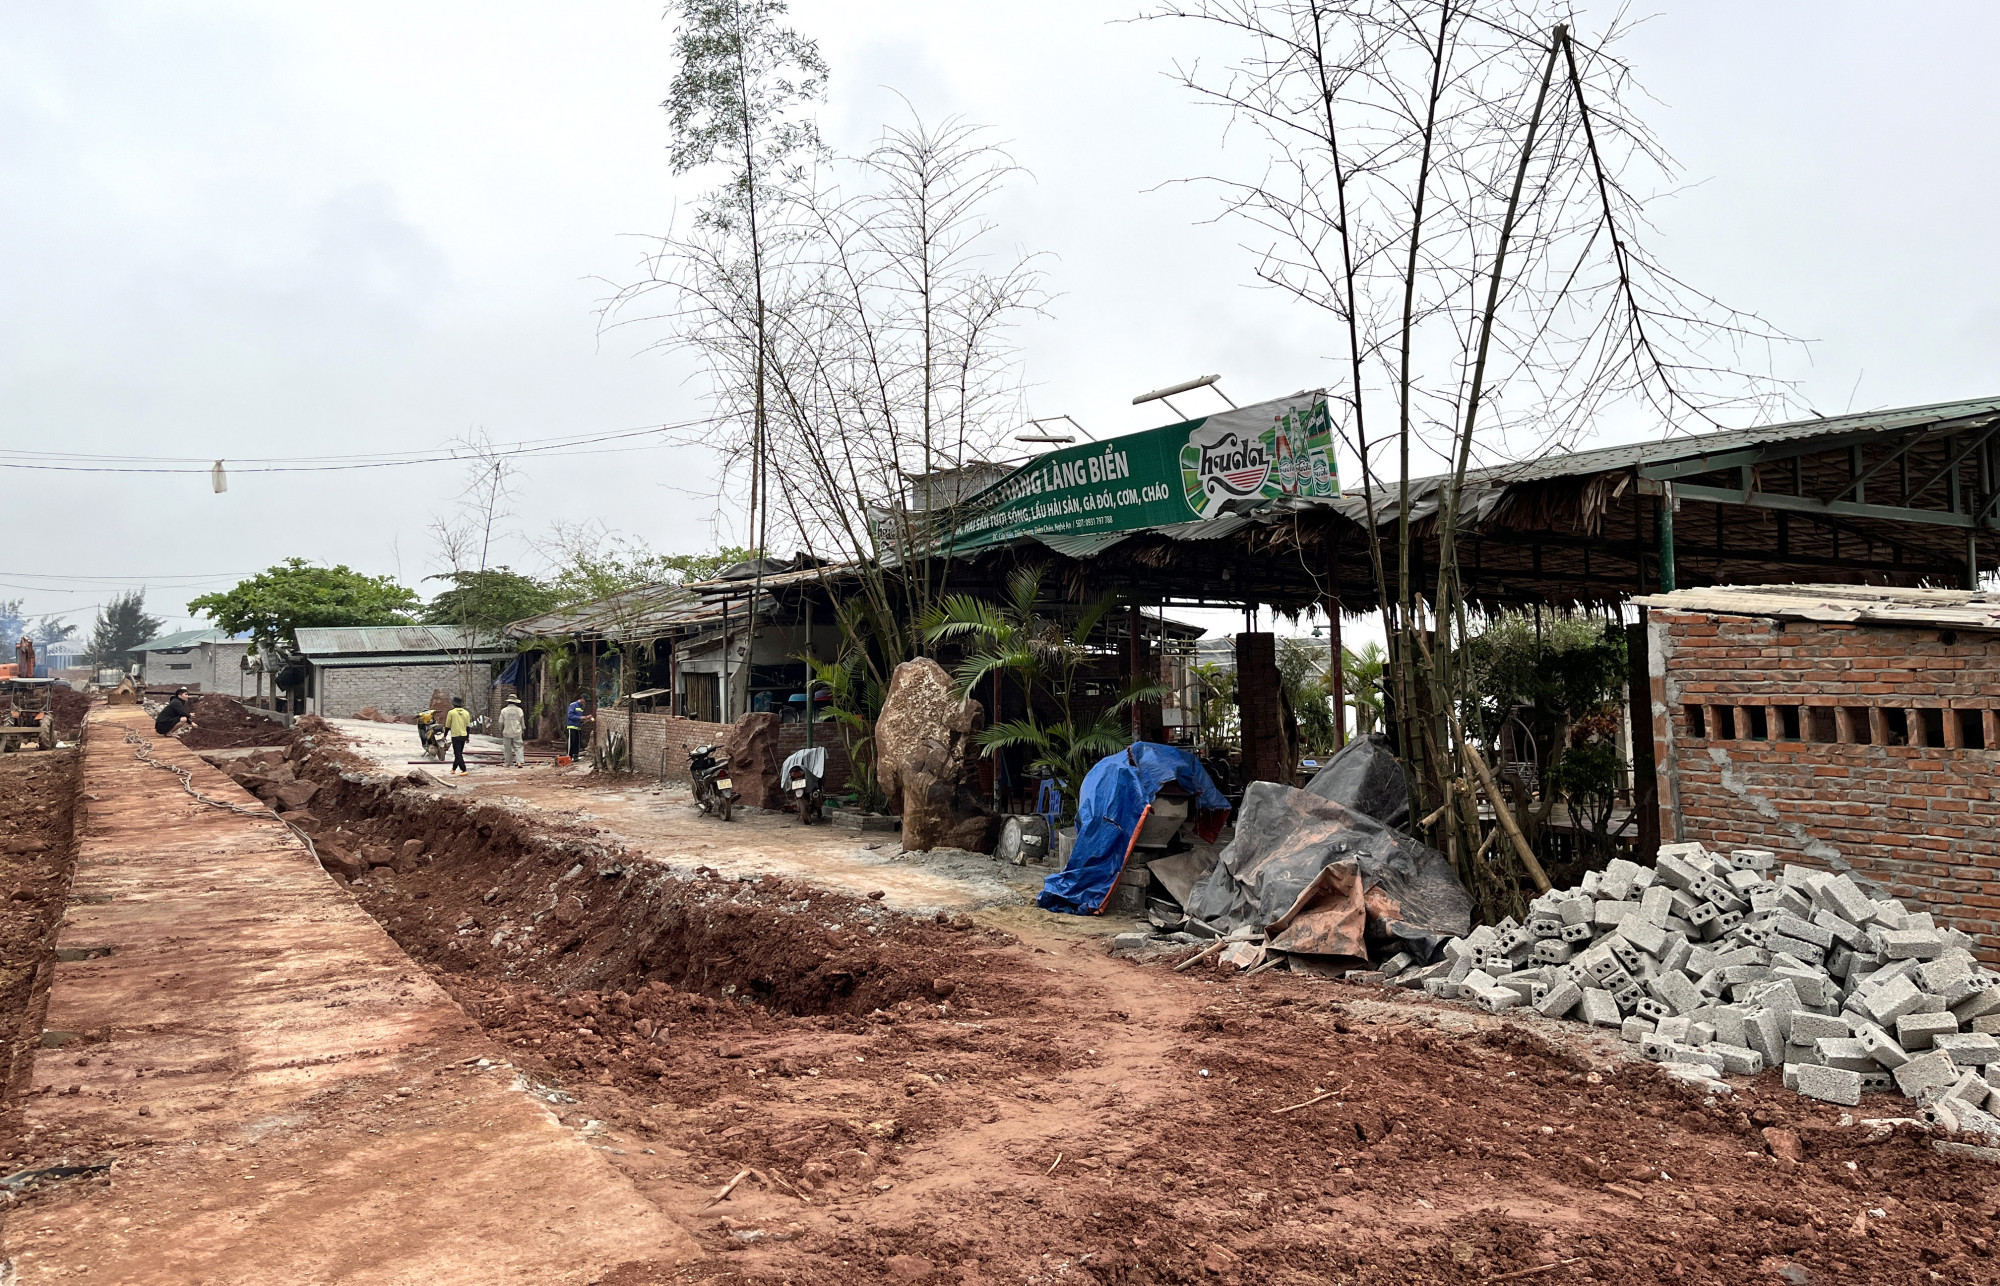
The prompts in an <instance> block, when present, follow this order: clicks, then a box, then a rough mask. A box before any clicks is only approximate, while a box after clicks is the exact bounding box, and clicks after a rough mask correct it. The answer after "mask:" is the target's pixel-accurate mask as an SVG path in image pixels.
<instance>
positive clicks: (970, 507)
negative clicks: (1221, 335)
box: [952, 389, 1340, 550]
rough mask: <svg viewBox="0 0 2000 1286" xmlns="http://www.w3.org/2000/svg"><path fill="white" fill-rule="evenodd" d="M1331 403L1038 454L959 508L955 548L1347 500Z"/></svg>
mask: <svg viewBox="0 0 2000 1286" xmlns="http://www.w3.org/2000/svg"><path fill="white" fill-rule="evenodd" d="M1332 429H1333V426H1332V421H1331V420H1330V419H1329V418H1328V415H1327V407H1326V393H1325V391H1324V390H1321V389H1310V390H1307V391H1306V392H1303V393H1294V394H1293V395H1292V396H1290V397H1283V398H1278V399H1277V400H1275V401H1271V402H1259V403H1258V404H1257V405H1255V406H1245V407H1239V408H1236V409H1234V410H1229V411H1223V412H1220V413H1218V414H1215V415H1210V416H1206V417H1204V418H1202V419H1199V420H1188V421H1186V422H1185V423H1181V424H1170V425H1168V426H1166V427H1165V428H1160V429H1148V430H1146V431H1145V432H1143V433H1133V434H1128V435H1127V436H1125V437H1122V438H1113V439H1112V440H1111V441H1109V442H1094V443H1089V444H1086V445H1083V446H1074V447H1064V448H1063V449H1062V450H1060V451H1051V452H1050V453H1049V454H1047V455H1044V456H1038V457H1036V458H1035V459H1033V460H1031V461H1029V462H1028V463H1027V464H1024V465H1022V466H1021V467H1020V468H1019V469H1016V470H1015V471H1014V472H1013V473H1011V474H1008V475H1007V477H1005V478H1003V479H1002V480H1000V481H999V482H997V483H995V484H994V485H993V486H991V487H988V488H987V489H986V490H985V491H982V492H980V493H979V494H978V495H976V496H973V497H972V498H971V499H970V500H967V501H966V502H965V503H964V504H963V505H962V506H960V508H959V513H958V515H957V516H958V531H957V536H956V538H955V539H954V540H953V542H952V544H953V547H954V548H955V549H958V550H974V549H983V548H985V547H987V546H989V545H998V544H1003V543H1005V542H1007V541H1010V540H1016V539H1019V538H1020V537H1022V536H1049V535H1100V534H1103V533H1106V532H1119V531H1143V530H1145V529H1146V528H1148V527H1163V526H1167V525H1169V524H1172V523H1183V522H1201V521H1205V520H1208V519H1213V518H1219V517H1221V516H1222V515H1223V514H1226V513H1242V512H1246V511H1250V510H1254V509H1257V508H1260V507H1262V506H1264V505H1266V504H1269V503H1271V502H1273V501H1278V500H1290V501H1293V502H1297V501H1302V500H1303V501H1312V500H1331V499H1332V498H1333V497H1335V496H1337V495H1339V494H1340V474H1339V472H1338V471H1337V469H1336V468H1335V465H1334V456H1333V431H1332Z"/></svg>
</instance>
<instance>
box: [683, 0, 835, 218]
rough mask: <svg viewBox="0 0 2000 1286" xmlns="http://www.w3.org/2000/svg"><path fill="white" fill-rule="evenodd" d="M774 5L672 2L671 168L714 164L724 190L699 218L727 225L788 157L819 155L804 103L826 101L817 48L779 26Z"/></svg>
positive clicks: (779, 12)
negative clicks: (675, 21)
mask: <svg viewBox="0 0 2000 1286" xmlns="http://www.w3.org/2000/svg"><path fill="white" fill-rule="evenodd" d="M786 11H787V10H786V6H785V5H784V4H782V3H780V2H779V0H675V3H673V4H672V5H671V6H670V8H669V10H668V12H670V13H674V14H677V15H678V16H679V18H680V28H679V30H678V31H676V32H675V34H674V61H675V62H676V63H677V64H678V66H679V70H678V71H676V72H675V73H674V78H673V81H672V82H671V83H670V84H669V85H668V87H667V101H666V103H665V104H664V106H665V107H666V109H667V124H668V125H669V126H670V127H671V128H672V130H673V141H672V143H671V144H670V145H669V147H668V150H667V158H668V162H669V163H670V164H671V165H672V166H673V171H674V173H676V174H686V173H688V172H689V171H691V170H697V169H701V168H703V167H705V166H710V165H714V166H719V167H721V168H722V169H724V170H725V171H726V172H727V174H728V176H729V177H728V179H727V180H726V183H725V186H724V187H723V188H722V189H721V190H720V191H719V193H718V194H717V197H716V199H714V200H713V201H712V202H711V206H710V209H709V210H708V211H707V212H706V213H705V214H704V218H705V219H707V220H709V221H711V222H721V223H723V224H725V225H728V223H729V219H730V212H734V213H736V214H739V215H740V214H741V213H742V212H743V211H744V210H746V209H747V208H748V207H749V205H750V204H751V203H752V202H754V201H756V200H758V199H759V193H758V191H757V188H758V187H759V186H760V184H761V183H763V182H768V181H770V180H771V179H772V178H774V177H777V176H778V174H779V172H780V171H782V169H783V167H784V166H785V165H786V164H787V162H789V161H790V160H791V158H792V157H794V156H795V155H797V154H798V153H800V152H814V151H817V150H818V148H819V132H818V128H817V126H816V125H815V124H814V122H813V119H812V117H810V116H806V115H799V114H798V109H799V108H800V107H802V106H804V105H805V104H808V103H813V102H817V101H819V100H820V99H821V98H823V97H825V94H826V60H825V59H823V58H821V57H820V53H819V46H818V45H817V44H816V43H814V42H813V41H811V40H808V39H806V38H805V37H803V36H801V35H799V34H798V33H797V32H795V31H793V30H792V29H791V28H789V27H785V26H781V25H780V24H779V21H778V20H779V19H780V18H782V17H783V16H784V15H785V13H786Z"/></svg>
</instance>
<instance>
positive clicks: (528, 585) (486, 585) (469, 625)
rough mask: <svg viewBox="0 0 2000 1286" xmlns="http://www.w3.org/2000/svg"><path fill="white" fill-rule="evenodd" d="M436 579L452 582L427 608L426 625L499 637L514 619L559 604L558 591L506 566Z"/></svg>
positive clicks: (540, 611)
mask: <svg viewBox="0 0 2000 1286" xmlns="http://www.w3.org/2000/svg"><path fill="white" fill-rule="evenodd" d="M431 579H432V580H442V581H449V582H451V587H450V588H449V589H445V590H440V591H439V592H438V595H437V597H436V598H433V599H432V600H431V601H430V603H429V605H428V606H426V607H425V608H424V613H423V619H424V623H425V624H426V625H455V626H457V627H458V628H459V629H461V630H465V631H467V632H468V633H474V634H478V635H480V636H482V637H484V638H488V639H497V638H499V637H500V631H501V630H502V629H504V628H505V627H506V626H507V625H509V624H510V623H512V622H514V621H518V620H522V619H524V618H526V617H530V616H537V615H539V614H541V613H543V612H546V611H548V610H550V609H551V608H553V607H555V606H557V601H556V592H555V590H554V589H552V588H551V587H550V586H548V585H546V584H543V583H542V582H541V581H538V580H536V579H535V578H534V577H532V576H523V575H521V574H520V573H519V572H516V571H510V570H508V569H507V568H505V567H489V568H486V569H484V570H482V571H473V572H450V573H447V574H445V575H442V576H433V577H431Z"/></svg>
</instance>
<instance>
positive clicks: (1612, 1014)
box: [1580, 987, 1624, 1027]
mask: <svg viewBox="0 0 2000 1286" xmlns="http://www.w3.org/2000/svg"><path fill="white" fill-rule="evenodd" d="M1580 1009H1581V1011H1582V1012H1581V1015H1580V1016H1581V1017H1582V1019H1583V1021H1584V1022H1587V1023H1589V1024H1590V1025H1591V1026H1592V1027H1617V1026H1620V1025H1621V1024H1622V1023H1623V1022H1624V1015H1623V1014H1622V1013H1620V1012H1619V1009H1618V1002H1617V1001H1616V1000H1614V999H1612V997H1611V993H1610V992H1608V991H1604V990H1601V989H1599V988H1596V987H1591V988H1588V989H1586V990H1585V991H1584V993H1583V1003H1582V1005H1581V1006H1580Z"/></svg>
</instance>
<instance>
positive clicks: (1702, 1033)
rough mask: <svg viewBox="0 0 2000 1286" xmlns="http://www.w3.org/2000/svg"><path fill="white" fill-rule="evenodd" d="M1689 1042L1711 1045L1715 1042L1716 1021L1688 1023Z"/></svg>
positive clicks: (1691, 1043)
mask: <svg viewBox="0 0 2000 1286" xmlns="http://www.w3.org/2000/svg"><path fill="white" fill-rule="evenodd" d="M1687 1043H1688V1044H1690V1045H1711V1044H1714V1043H1715V1024H1714V1023H1697V1022H1690V1023H1688V1035H1687Z"/></svg>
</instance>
